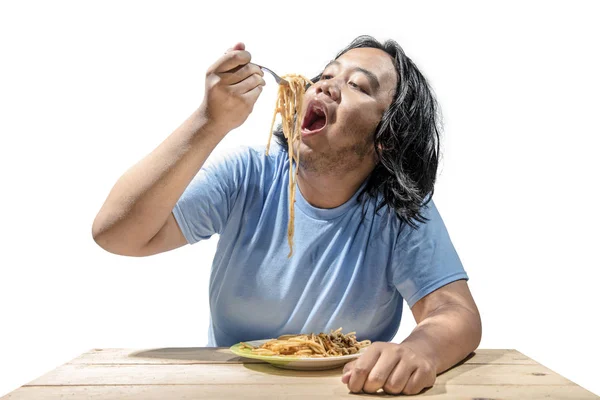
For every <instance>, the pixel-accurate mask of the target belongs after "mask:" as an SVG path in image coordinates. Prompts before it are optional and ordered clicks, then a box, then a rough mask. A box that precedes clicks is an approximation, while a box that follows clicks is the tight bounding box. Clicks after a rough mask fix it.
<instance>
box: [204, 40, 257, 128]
mask: <svg viewBox="0 0 600 400" xmlns="http://www.w3.org/2000/svg"><path fill="white" fill-rule="evenodd" d="M250 60H251V56H250V53H248V52H247V51H246V50H245V46H244V44H243V43H237V44H236V45H235V46H234V47H232V48H231V49H229V50H228V51H227V52H226V53H225V55H223V56H222V57H221V58H219V60H217V62H216V63H214V64H213V65H212V66H211V67H210V68H209V69H208V71H207V72H206V90H205V95H204V100H203V102H202V104H201V106H200V112H201V113H202V114H203V115H204V117H205V118H206V121H207V122H208V123H209V124H210V125H212V126H215V127H217V128H218V129H219V130H222V131H224V132H229V131H231V130H232V129H235V128H237V127H239V126H240V125H242V124H243V123H244V121H246V119H247V118H248V116H249V115H250V113H251V112H252V109H253V107H254V104H255V103H256V100H257V99H258V96H259V95H260V93H261V92H262V87H263V86H264V85H265V81H264V79H263V76H264V73H263V72H262V70H261V69H260V68H259V67H257V66H256V65H254V64H251V63H250Z"/></svg>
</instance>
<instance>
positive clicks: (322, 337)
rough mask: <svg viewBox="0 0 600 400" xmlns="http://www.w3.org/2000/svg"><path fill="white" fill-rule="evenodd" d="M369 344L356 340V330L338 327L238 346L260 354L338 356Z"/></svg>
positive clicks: (367, 341)
mask: <svg viewBox="0 0 600 400" xmlns="http://www.w3.org/2000/svg"><path fill="white" fill-rule="evenodd" d="M370 344H371V341H370V340H363V341H361V342H357V341H356V332H350V333H347V334H345V335H344V334H343V333H342V328H339V329H337V330H335V331H333V330H332V331H331V333H329V334H325V333H319V334H318V335H315V334H314V333H311V334H305V335H283V336H280V337H279V338H277V339H272V340H269V341H268V342H265V343H264V344H262V345H261V346H259V347H254V346H252V345H250V344H248V343H244V342H242V343H241V347H240V348H241V349H251V350H252V353H253V354H257V355H262V356H294V357H338V356H346V355H350V354H356V353H358V352H359V351H360V349H362V348H363V347H367V346H369V345H370Z"/></svg>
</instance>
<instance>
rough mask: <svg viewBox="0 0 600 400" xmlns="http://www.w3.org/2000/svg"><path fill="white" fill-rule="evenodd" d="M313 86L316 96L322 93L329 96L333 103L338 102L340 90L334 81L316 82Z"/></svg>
mask: <svg viewBox="0 0 600 400" xmlns="http://www.w3.org/2000/svg"><path fill="white" fill-rule="evenodd" d="M315 86H316V87H315V89H316V92H317V94H319V93H323V94H324V95H326V96H329V97H330V98H331V100H333V101H338V100H339V98H340V88H339V86H338V85H337V83H336V82H335V80H334V79H326V80H321V81H318V82H317V83H316V84H315Z"/></svg>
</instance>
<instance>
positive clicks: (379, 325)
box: [173, 144, 468, 346]
mask: <svg viewBox="0 0 600 400" xmlns="http://www.w3.org/2000/svg"><path fill="white" fill-rule="evenodd" d="M288 183H289V158H288V154H287V152H286V151H284V150H283V148H282V147H280V146H279V145H277V144H275V145H272V146H271V151H270V152H269V155H266V152H265V148H264V147H262V148H243V149H241V150H239V151H235V152H232V153H231V154H228V155H227V156H224V157H221V159H219V160H214V159H211V160H210V161H209V162H207V163H205V166H204V167H203V168H202V169H201V170H200V172H199V173H198V174H197V176H196V177H195V178H194V179H193V180H192V182H191V183H190V185H189V186H188V188H187V189H186V190H185V192H184V193H183V195H182V196H181V198H180V199H179V201H178V202H177V204H176V206H175V208H174V209H173V214H174V216H175V219H176V220H177V223H178V224H179V226H180V228H181V230H182V232H183V234H184V236H185V238H186V239H187V241H188V242H189V243H190V244H193V243H195V242H197V241H199V240H202V239H208V238H209V237H211V236H212V235H213V234H215V233H217V234H219V235H220V238H219V242H218V246H217V251H216V255H215V258H214V261H213V265H212V270H211V275H210V285H209V296H210V300H209V302H210V315H211V317H210V321H209V335H208V337H209V343H208V346H231V345H233V344H235V343H238V342H240V341H249V340H256V339H268V338H274V337H277V336H279V335H283V334H294V333H310V332H314V333H319V332H329V331H330V330H332V329H337V328H339V327H342V328H343V332H345V333H347V332H351V331H355V332H356V337H357V339H358V340H364V339H369V340H371V341H373V342H374V341H390V340H392V339H393V337H394V336H395V334H396V332H397V331H398V327H399V325H400V319H401V317H402V301H403V299H406V301H407V303H408V305H409V306H410V307H412V306H413V304H415V303H416V302H417V301H418V300H419V299H421V298H422V297H424V296H426V295H427V294H429V293H431V292H433V291H434V290H436V289H438V288H440V287H441V286H444V285H446V284H448V283H450V282H453V281H456V280H459V279H468V277H467V275H466V273H465V271H464V269H463V267H462V264H461V262H460V259H459V257H458V255H457V253H456V251H455V249H454V246H453V245H452V242H451V241H450V238H449V236H448V233H447V231H446V227H445V226H444V223H443V221H442V219H441V217H440V215H439V213H438V211H437V209H436V208H435V205H434V204H433V201H432V202H430V203H429V206H428V207H427V208H426V209H425V210H424V215H425V216H426V217H427V218H428V219H429V221H428V222H426V223H424V224H419V227H418V229H413V228H411V227H410V226H408V225H406V224H401V223H400V220H399V219H398V218H397V217H396V216H395V214H394V213H387V212H386V211H385V209H382V210H380V211H379V212H378V213H375V208H376V200H375V199H373V198H371V197H369V196H366V195H365V196H363V202H364V203H365V204H364V210H363V204H362V203H359V202H358V201H357V198H358V194H359V193H360V190H361V189H362V188H363V187H364V185H365V183H363V186H362V187H361V188H360V189H359V190H358V191H357V192H356V194H355V195H354V196H353V197H352V198H351V199H350V200H348V201H347V202H346V203H344V204H342V205H341V206H339V207H337V208H333V209H320V208H316V207H313V206H311V205H310V204H309V203H308V202H307V201H306V200H305V199H304V198H303V197H302V193H301V192H300V190H299V188H298V187H296V205H295V206H296V208H295V234H294V253H293V255H292V257H291V258H288V253H289V246H288V242H287V226H288V214H289V201H288V190H289V189H288V188H289V185H288ZM365 211H366V215H365V217H364V219H363V218H362V217H363V212H365Z"/></svg>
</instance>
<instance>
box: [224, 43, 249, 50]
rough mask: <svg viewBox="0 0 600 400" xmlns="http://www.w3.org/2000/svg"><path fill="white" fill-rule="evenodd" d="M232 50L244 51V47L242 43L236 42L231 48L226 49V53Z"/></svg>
mask: <svg viewBox="0 0 600 400" xmlns="http://www.w3.org/2000/svg"><path fill="white" fill-rule="evenodd" d="M233 50H246V45H245V44H244V43H242V42H237V43H236V44H234V45H233V47H230V48H228V49H227V51H228V52H229V51H233Z"/></svg>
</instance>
